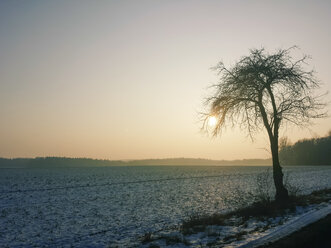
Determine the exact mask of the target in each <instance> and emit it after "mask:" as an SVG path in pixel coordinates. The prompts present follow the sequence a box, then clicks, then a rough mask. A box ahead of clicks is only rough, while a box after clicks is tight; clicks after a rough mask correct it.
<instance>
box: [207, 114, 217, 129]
mask: <svg viewBox="0 0 331 248" xmlns="http://www.w3.org/2000/svg"><path fill="white" fill-rule="evenodd" d="M216 123H217V118H216V117H215V116H211V117H209V119H208V125H209V126H210V127H213V126H215V125H216Z"/></svg>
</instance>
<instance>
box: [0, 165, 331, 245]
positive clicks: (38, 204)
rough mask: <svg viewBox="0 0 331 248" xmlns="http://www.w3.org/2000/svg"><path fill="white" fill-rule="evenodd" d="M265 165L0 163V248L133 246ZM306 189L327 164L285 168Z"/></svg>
mask: <svg viewBox="0 0 331 248" xmlns="http://www.w3.org/2000/svg"><path fill="white" fill-rule="evenodd" d="M265 170H266V167H203V166H200V167H147V166H146V167H100V168H67V169H64V168H61V169H60V168H58V169H56V168H54V169H0V247H6V246H10V247H27V246H31V247H34V246H50V247H55V246H57V247H58V246H68V247H71V246H74V247H86V246H93V247H95V246H101V247H104V246H109V247H131V246H135V245H137V246H139V245H140V238H141V237H142V235H144V234H145V233H147V232H156V231H159V230H165V229H169V227H173V226H176V225H177V224H179V223H180V222H181V220H183V219H185V218H187V217H188V216H190V215H192V214H195V213H200V214H204V213H214V212H216V211H222V210H227V209H229V208H231V207H233V206H231V205H230V203H231V202H233V201H231V199H232V198H236V197H237V196H236V195H235V192H237V190H236V189H238V188H239V189H243V190H245V189H252V188H253V187H255V186H256V175H257V174H258V173H260V172H263V171H265ZM286 171H289V172H290V178H291V183H292V184H294V185H298V186H300V187H301V188H303V189H304V193H309V192H311V191H313V190H316V189H321V188H325V187H331V180H330V178H331V167H329V166H325V167H316V166H315V167H289V168H286Z"/></svg>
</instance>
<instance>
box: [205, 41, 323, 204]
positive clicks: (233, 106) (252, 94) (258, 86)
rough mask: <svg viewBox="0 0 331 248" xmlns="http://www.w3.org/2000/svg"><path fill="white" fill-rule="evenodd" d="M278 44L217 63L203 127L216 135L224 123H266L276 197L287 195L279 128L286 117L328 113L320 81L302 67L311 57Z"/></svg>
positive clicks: (250, 126) (305, 118) (302, 119)
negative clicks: (230, 61) (227, 62)
mask: <svg viewBox="0 0 331 248" xmlns="http://www.w3.org/2000/svg"><path fill="white" fill-rule="evenodd" d="M293 48H295V47H292V48H289V49H280V50H278V51H276V52H275V53H274V54H269V53H267V52H266V51H265V49H263V48H262V49H253V50H251V51H250V54H249V56H244V57H242V58H241V59H240V60H239V62H237V63H236V64H235V65H234V66H233V67H232V68H227V67H225V65H224V64H223V63H222V62H220V63H218V65H217V66H216V67H215V68H214V69H215V70H216V71H217V72H218V76H219V82H218V83H217V84H216V85H214V88H215V92H214V93H213V94H212V96H211V97H210V98H207V101H206V105H207V107H208V111H207V113H205V114H204V115H203V116H204V121H203V128H204V129H205V130H207V131H211V132H212V134H213V135H214V136H217V135H219V134H220V132H221V130H222V128H223V127H225V126H228V125H229V124H230V125H232V126H233V125H239V126H240V127H241V128H247V130H248V133H249V135H250V136H251V138H252V139H253V136H254V133H255V132H256V131H259V130H261V129H263V128H264V129H265V130H266V131H267V133H268V137H269V141H270V147H271V154H272V162H273V179H274V184H275V188H276V196H275V199H276V201H286V200H287V199H288V191H287V189H286V188H285V187H284V184H283V172H282V168H281V166H280V163H279V157H278V137H279V128H280V126H281V124H283V123H284V122H286V121H287V122H290V123H293V124H295V125H306V124H307V123H309V121H310V119H312V118H321V117H325V116H326V114H325V113H324V112H322V111H323V108H324V106H325V104H323V103H322V102H321V101H320V96H315V95H314V94H313V91H314V90H315V89H316V88H318V87H319V83H318V81H317V80H316V79H315V77H314V72H313V71H307V70H305V69H304V65H305V64H306V61H307V59H308V57H307V56H303V57H302V58H301V59H299V60H294V59H293V58H292V56H291V55H290V52H291V50H292V49H293ZM212 116H213V118H215V117H216V118H217V122H216V124H215V125H214V126H213V127H210V125H208V124H207V122H208V119H209V118H210V117H212Z"/></svg>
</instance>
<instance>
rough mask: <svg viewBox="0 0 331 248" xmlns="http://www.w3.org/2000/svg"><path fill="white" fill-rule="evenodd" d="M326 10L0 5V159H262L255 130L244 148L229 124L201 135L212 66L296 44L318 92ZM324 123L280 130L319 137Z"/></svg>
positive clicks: (325, 66) (256, 4)
mask: <svg viewBox="0 0 331 248" xmlns="http://www.w3.org/2000/svg"><path fill="white" fill-rule="evenodd" d="M330 10H331V1H327V0H325V1H322V0H321V1H299V0H297V1H202V0H201V1H185V0H183V1H178V0H176V1H170V0H169V1H152V0H151V1H1V2H0V114H1V122H0V157H36V156H67V157H91V158H100V159H144V158H171V157H190V158H209V159H244V158H268V157H270V156H271V155H270V153H268V151H266V149H265V148H269V143H268V138H267V136H266V133H264V131H263V132H261V134H258V135H257V136H256V137H255V141H254V143H252V141H251V139H250V138H249V136H247V133H246V132H244V131H240V130H239V129H237V128H232V127H228V128H227V129H226V130H224V132H222V136H221V137H217V138H212V137H210V135H209V136H208V135H206V134H204V133H202V132H201V130H200V129H201V125H202V123H201V121H200V119H199V112H201V111H203V110H204V109H203V107H204V104H203V103H204V98H205V97H206V96H208V93H209V92H210V87H209V86H211V85H212V84H213V83H216V82H217V75H216V73H215V71H212V70H211V69H210V68H211V67H213V66H215V65H216V64H217V63H218V62H219V61H221V60H222V61H223V62H224V63H225V64H226V65H229V66H231V65H233V64H234V63H235V62H236V61H238V59H239V58H240V57H241V56H244V55H248V53H249V49H251V48H261V47H265V48H266V49H267V50H268V51H270V52H273V51H275V50H276V49H278V48H288V47H291V46H293V45H297V46H298V47H299V48H300V50H298V51H296V53H295V54H294V55H295V56H296V55H297V56H300V55H301V54H303V53H305V54H309V55H311V57H312V59H311V60H310V64H309V65H307V68H308V69H309V68H310V69H314V70H315V71H316V76H317V78H318V79H319V80H320V82H321V83H322V89H321V91H320V93H323V92H325V91H331V82H330V81H331V73H330V54H331V48H330V44H331V33H330V27H329V26H330V23H331V15H330ZM326 100H327V101H329V100H330V95H328V96H327V97H326ZM328 109H329V112H330V110H331V109H330V106H328ZM216 121H217V120H216V119H212V120H210V122H209V125H215V124H216ZM330 123H331V122H330V118H326V119H322V120H317V121H315V125H313V126H310V129H299V128H298V127H293V126H283V127H282V130H281V136H284V135H286V136H288V137H289V139H290V140H291V141H292V142H294V141H297V140H298V139H302V138H311V137H316V136H324V135H325V134H327V132H328V131H329V130H330V129H331V124H330Z"/></svg>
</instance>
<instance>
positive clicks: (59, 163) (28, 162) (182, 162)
mask: <svg viewBox="0 0 331 248" xmlns="http://www.w3.org/2000/svg"><path fill="white" fill-rule="evenodd" d="M270 164H271V160H270V159H243V160H232V161H228V160H210V159H199V158H198V159H195V158H170V159H144V160H129V161H123V160H99V159H90V158H66V157H39V158H14V159H7V158H0V168H55V167H56V168H58V167H95V166H96V167H98V166H99V167H100V166H144V165H147V166H150V165H165V166H177V165H178V166H190V165H209V166H213V165H224V166H225V165H270Z"/></svg>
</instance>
